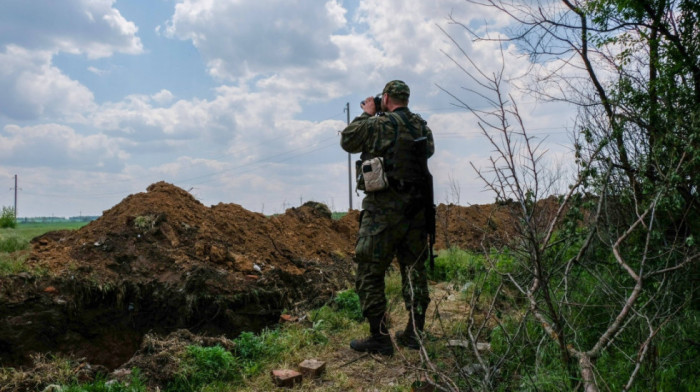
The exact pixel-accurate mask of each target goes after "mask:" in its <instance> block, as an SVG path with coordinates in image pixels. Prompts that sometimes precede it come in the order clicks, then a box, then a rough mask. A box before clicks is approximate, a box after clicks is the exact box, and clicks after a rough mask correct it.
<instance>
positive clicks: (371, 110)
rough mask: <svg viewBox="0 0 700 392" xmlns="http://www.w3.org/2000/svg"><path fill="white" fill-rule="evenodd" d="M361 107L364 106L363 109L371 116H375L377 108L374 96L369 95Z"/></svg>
mask: <svg viewBox="0 0 700 392" xmlns="http://www.w3.org/2000/svg"><path fill="white" fill-rule="evenodd" d="M360 107H362V110H363V111H364V112H365V113H367V114H369V115H370V116H374V114H375V113H377V108H375V107H374V97H367V98H366V99H365V100H364V101H362V103H361V104H360Z"/></svg>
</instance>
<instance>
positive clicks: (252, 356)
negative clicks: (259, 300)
mask: <svg viewBox="0 0 700 392" xmlns="http://www.w3.org/2000/svg"><path fill="white" fill-rule="evenodd" d="M283 341H284V340H283V339H282V338H281V334H280V331H279V330H277V329H275V330H267V329H266V330H264V331H263V332H261V333H260V334H257V335H256V334H254V333H252V332H243V333H241V334H240V335H239V336H238V337H237V338H236V339H234V342H235V343H236V348H235V350H234V352H235V354H236V358H237V360H238V361H239V363H240V364H241V366H242V368H243V374H245V375H246V376H250V375H254V374H257V373H258V372H259V371H260V370H261V369H262V366H263V365H264V363H265V361H266V360H268V359H270V358H274V357H275V356H277V355H278V354H279V353H281V352H283V351H284V350H285V349H286V347H285V346H284V345H283V344H282V343H283Z"/></svg>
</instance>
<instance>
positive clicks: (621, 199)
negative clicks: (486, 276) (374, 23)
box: [424, 0, 700, 392]
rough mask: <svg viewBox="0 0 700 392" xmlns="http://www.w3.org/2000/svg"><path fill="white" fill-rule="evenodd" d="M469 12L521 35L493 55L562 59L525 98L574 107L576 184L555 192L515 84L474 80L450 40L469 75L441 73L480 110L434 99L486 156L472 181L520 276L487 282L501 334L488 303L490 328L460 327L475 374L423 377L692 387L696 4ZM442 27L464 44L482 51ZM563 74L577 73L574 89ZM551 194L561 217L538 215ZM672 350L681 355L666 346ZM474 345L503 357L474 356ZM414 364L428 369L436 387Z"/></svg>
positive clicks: (477, 74) (699, 54) (475, 69)
mask: <svg viewBox="0 0 700 392" xmlns="http://www.w3.org/2000/svg"><path fill="white" fill-rule="evenodd" d="M470 2H471V3H475V4H481V5H484V6H487V7H490V8H493V9H496V10H498V11H500V12H501V13H503V14H504V15H506V16H509V17H511V18H512V19H513V21H514V22H515V24H516V25H517V26H519V27H520V28H521V30H519V31H515V32H514V34H512V35H510V38H503V36H500V37H499V38H496V39H497V40H499V41H501V42H508V43H514V44H516V45H518V47H519V48H520V49H521V50H522V51H523V52H524V53H527V54H528V55H529V56H530V58H532V59H535V60H536V61H542V62H547V61H549V60H552V59H555V58H556V59H559V60H560V62H559V64H560V66H558V67H552V68H548V69H553V70H552V71H551V73H549V74H547V75H545V76H541V75H540V76H539V78H538V79H536V80H535V81H534V83H533V85H531V86H529V87H530V88H531V90H530V91H532V92H534V93H536V94H537V95H538V96H539V97H540V98H543V99H552V100H559V101H564V102H568V103H570V104H572V105H575V106H577V107H578V109H579V117H578V118H577V125H576V126H575V129H574V131H575V135H574V136H575V141H574V146H573V150H574V153H575V160H576V161H575V163H576V166H575V167H576V169H577V172H576V175H575V176H574V178H573V179H572V180H571V181H570V183H569V184H568V185H569V186H568V190H567V191H566V192H558V189H556V187H554V185H555V184H556V177H557V175H556V174H555V173H552V172H550V171H549V169H548V165H546V164H544V162H543V156H544V151H543V150H542V147H541V145H540V144H539V143H537V141H536V139H535V138H533V137H532V136H530V135H529V133H528V131H527V126H526V124H525V123H524V121H523V119H522V117H521V116H520V112H519V110H518V107H517V105H516V104H515V102H514V99H513V97H512V96H511V95H510V94H508V92H507V90H508V88H509V87H512V85H509V83H508V79H507V78H506V77H505V76H504V70H503V68H501V69H500V70H491V69H489V70H484V69H482V68H480V65H479V64H477V63H476V61H475V59H474V58H471V57H470V56H469V55H468V53H467V52H466V51H465V50H464V49H462V47H460V46H459V44H458V42H457V41H456V40H454V39H453V42H454V43H455V45H456V46H457V48H458V49H459V52H460V53H461V54H462V55H463V56H465V57H464V59H465V61H466V65H463V63H462V62H460V61H457V60H455V59H454V58H452V57H450V59H451V60H453V61H454V62H455V63H456V64H457V65H458V66H459V67H460V68H461V69H462V70H463V71H464V72H465V73H466V75H467V79H470V80H472V81H475V82H476V83H477V84H478V86H480V87H481V89H482V90H481V91H475V90H473V89H471V90H467V91H470V92H472V93H474V96H473V98H475V99H476V100H479V99H484V100H486V101H487V102H488V103H490V107H487V108H484V107H483V106H478V105H477V104H473V103H471V99H469V100H467V99H460V98H459V97H457V96H456V95H453V94H452V93H451V92H449V91H447V90H445V91H446V92H447V93H448V94H450V95H452V96H453V97H454V98H455V100H457V101H458V102H459V103H460V104H461V106H463V107H464V108H465V109H467V110H469V111H471V112H472V113H473V114H474V115H475V116H476V117H477V118H478V122H479V126H480V127H481V129H482V131H483V133H484V135H485V136H486V138H487V139H488V140H489V142H490V143H491V145H492V147H493V149H494V154H493V155H492V157H491V161H490V164H489V165H487V167H486V168H477V167H475V170H476V171H477V173H478V174H479V176H480V177H481V178H482V179H483V180H484V182H485V184H486V186H487V188H488V189H490V190H491V191H493V192H494V193H495V195H496V198H497V201H502V202H505V201H509V200H512V201H513V203H509V204H508V205H511V206H512V207H513V209H512V212H513V213H514V218H515V219H514V220H513V224H514V225H515V226H516V228H517V229H518V235H517V236H516V237H515V238H514V241H513V242H512V243H511V244H510V247H511V251H512V255H513V256H514V259H515V263H516V265H517V267H516V268H514V269H512V270H510V271H506V270H499V269H498V268H492V271H493V272H496V273H498V274H500V276H501V278H502V280H501V281H500V282H501V284H502V286H499V289H500V288H501V287H502V288H503V290H507V291H509V292H510V293H513V292H515V293H518V295H519V297H518V298H517V301H516V302H515V303H514V304H511V305H510V306H512V307H514V308H515V307H517V308H518V309H519V312H514V314H516V315H517V317H513V316H510V318H511V319H512V320H510V321H503V320H502V319H501V318H500V317H498V316H496V317H493V316H492V315H493V314H494V313H496V315H497V313H498V311H499V309H498V307H497V306H494V305H493V304H497V302H498V301H497V300H494V301H493V302H492V303H491V305H490V306H487V308H486V309H485V310H486V316H485V317H483V319H484V320H487V319H489V318H491V319H492V320H493V323H496V324H497V327H496V328H492V329H489V328H488V323H487V322H486V321H483V322H481V321H480V320H479V318H477V317H474V315H473V311H472V312H471V313H470V314H468V315H467V323H466V325H467V327H466V328H465V332H464V335H465V337H466V338H467V339H468V340H470V341H471V343H472V344H471V346H472V347H474V348H475V349H474V353H473V358H475V359H476V360H477V362H478V363H479V369H480V371H479V372H476V371H471V370H474V369H473V368H470V367H465V366H461V367H459V369H460V371H459V372H457V376H456V380H455V377H454V376H453V377H451V379H450V378H449V377H442V378H438V377H436V379H438V380H439V381H440V383H439V384H440V386H441V388H442V389H445V390H451V391H453V390H458V389H461V388H458V386H459V384H466V385H467V387H468V388H469V389H476V390H494V389H498V388H520V389H522V388H526V389H527V388H532V389H535V390H540V389H545V390H552V389H554V390H584V391H586V392H597V391H599V390H623V391H627V390H631V389H637V390H656V389H669V388H674V387H678V388H692V387H693V386H695V385H697V384H696V383H695V381H694V379H693V378H692V377H690V376H688V374H689V373H687V370H686V369H691V368H694V367H695V368H696V366H697V347H696V346H695V345H696V344H697V338H695V335H692V334H693V333H694V332H692V331H697V326H698V322H697V314H698V313H697V311H698V307H697V304H698V301H697V298H698V295H700V294H699V291H700V290H699V289H698V286H697V278H695V277H697V272H698V268H700V263H698V261H699V260H700V251H699V250H698V247H697V244H696V241H697V239H696V238H695V237H694V236H697V232H698V222H699V221H700V203H698V189H699V188H698V184H699V178H698V172H699V169H700V166H698V165H699V164H700V159H698V157H699V156H700V154H698V144H697V140H698V135H699V134H700V133H698V130H699V129H700V127H699V125H700V122H699V121H698V118H700V111H698V107H700V61H699V60H698V59H700V44H698V43H699V42H700V40H699V39H698V37H700V29H699V28H698V23H697V22H698V20H700V5H698V3H697V1H684V0H678V1H670V0H652V1H635V0H624V1H623V0H597V1H596V0H590V1H582V0H581V1H578V0H562V1H544V0H542V1H534V2H513V1H506V0H470ZM452 22H454V23H455V24H457V25H459V26H461V27H463V28H464V29H465V30H467V32H468V33H469V34H471V35H472V37H474V38H475V39H476V40H491V39H490V38H488V37H484V36H478V35H477V34H475V33H474V32H473V31H471V30H469V26H467V25H464V24H461V23H459V22H458V21H455V20H452ZM448 37H450V38H452V37H451V36H450V35H449V34H448ZM448 57H449V56H448ZM501 64H505V60H503V59H502V61H501ZM567 67H568V70H569V71H570V70H572V69H578V70H582V71H583V72H579V73H578V77H573V78H572V77H571V73H568V72H564V71H563V70H565V69H567ZM552 86H555V87H556V88H551V87H552ZM477 88H478V87H477ZM557 92H559V93H560V95H559V96H553V94H554V93H557ZM470 98H472V97H470ZM561 193H563V194H561ZM552 194H561V196H559V198H558V203H557V205H556V206H555V208H553V209H552V208H545V206H546V204H545V203H543V202H545V201H546V200H545V199H547V198H548V197H549V196H550V195H552ZM495 261H496V260H494V263H492V264H493V266H494V267H497V264H496V262H495ZM475 284H476V285H477V286H478V285H479V283H478V282H476V283H475ZM481 288H482V286H479V287H478V288H477V289H475V290H474V293H476V294H475V295H477V296H478V293H479V292H481ZM499 292H500V291H499ZM473 304H476V302H475V301H473ZM470 308H471V309H474V308H475V307H470ZM480 310H482V311H483V310H484V309H483V306H482V307H481V309H480ZM688 336H690V337H688ZM682 339H684V340H685V344H679V343H678V341H679V340H682ZM484 340H490V341H491V343H492V345H493V346H494V348H497V347H496V346H501V348H500V349H495V350H494V351H495V352H494V353H493V354H490V355H488V356H487V355H484V354H482V353H479V352H478V350H477V349H476V347H478V344H477V343H479V342H480V341H484ZM688 343H689V344H688ZM513 353H517V354H516V355H513ZM424 359H425V361H426V362H428V366H426V367H427V368H428V369H431V370H432V371H433V372H436V373H439V376H444V375H445V374H444V372H442V371H439V370H438V369H437V368H436V367H431V366H430V363H429V360H430V358H428V357H424ZM460 365H462V364H460ZM684 376H685V377H684ZM691 384H692V385H691Z"/></svg>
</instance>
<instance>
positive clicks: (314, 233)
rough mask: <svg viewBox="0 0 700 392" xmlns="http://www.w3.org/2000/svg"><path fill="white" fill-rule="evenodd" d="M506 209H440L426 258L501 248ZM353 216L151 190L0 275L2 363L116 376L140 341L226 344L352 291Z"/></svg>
mask: <svg viewBox="0 0 700 392" xmlns="http://www.w3.org/2000/svg"><path fill="white" fill-rule="evenodd" d="M512 208H513V206H512V205H500V206H499V205H482V206H478V205H476V206H470V207H462V206H455V205H444V204H441V205H440V206H438V209H437V218H436V222H437V230H436V232H437V242H436V244H435V249H436V251H437V250H439V249H443V248H447V247H450V246H458V247H461V248H465V249H472V250H476V251H480V250H482V249H484V248H486V249H488V248H491V247H492V246H499V245H503V244H505V243H507V242H508V241H509V240H510V239H511V238H512V237H513V235H514V234H515V233H516V230H517V227H516V226H514V225H513V224H512V222H513V219H512V218H511V216H512ZM358 217H359V211H351V212H350V213H348V214H347V215H346V216H344V217H343V218H342V219H340V220H333V219H331V213H330V211H329V209H328V208H327V207H326V206H325V205H323V204H320V203H315V202H309V203H306V204H304V205H303V206H301V207H298V208H290V209H288V210H287V211H286V212H285V213H284V214H281V215H277V216H272V217H267V216H264V215H262V214H259V213H255V212H250V211H247V210H245V209H244V208H242V207H241V206H239V205H237V204H223V203H221V204H218V205H215V206H211V207H207V206H204V205H203V204H201V203H200V202H199V201H197V200H196V199H195V198H194V197H193V196H192V195H190V194H189V193H187V192H186V191H184V190H182V189H180V188H178V187H176V186H174V185H171V184H168V183H165V182H158V183H155V184H152V185H151V186H149V187H148V189H147V191H146V192H143V193H138V194H134V195H130V196H128V197H126V198H125V199H124V200H122V201H121V202H120V203H119V204H117V205H116V206H114V207H113V208H111V209H109V210H107V211H105V212H104V213H103V215H102V216H101V217H100V218H99V219H97V220H95V221H93V222H91V223H90V224H88V225H86V226H84V227H83V228H81V229H79V230H76V231H56V232H50V233H47V234H45V235H43V236H40V237H37V238H35V239H34V240H32V243H31V251H30V252H29V256H28V259H27V263H28V264H29V265H30V266H31V267H32V268H36V269H38V270H41V271H45V272H46V273H45V274H43V275H41V274H39V275H36V274H27V273H22V274H19V275H14V276H9V277H0V314H2V315H3V317H2V320H0V364H1V365H2V366H23V365H30V363H31V360H30V356H31V355H32V354H33V353H62V354H68V355H72V356H74V357H76V358H80V357H84V358H87V361H88V362H90V363H92V364H94V365H95V366H104V367H106V368H109V369H116V368H118V367H119V366H121V365H123V364H124V363H126V362H127V361H128V360H129V359H130V358H132V356H133V354H134V353H135V352H137V350H138V349H139V347H142V344H143V339H144V336H145V335H146V334H147V333H148V334H154V336H156V335H157V336H166V335H168V334H169V333H172V332H173V331H178V330H187V331H190V332H192V333H194V334H197V335H201V336H227V337H229V338H232V337H235V336H237V335H238V333H240V332H241V331H258V330H260V329H261V328H263V327H265V326H269V325H271V324H274V323H276V322H277V321H278V319H279V316H280V314H281V313H282V311H283V310H286V311H289V312H294V311H295V310H299V311H301V310H305V309H309V308H312V307H318V306H320V305H323V304H324V303H326V302H327V301H329V300H330V299H332V297H333V295H334V293H335V292H337V291H338V290H342V289H345V288H347V287H348V286H349V285H351V284H352V282H353V274H354V263H353V262H352V256H353V252H354V245H355V242H356V233H357V229H358ZM188 336H189V335H188ZM200 338H201V337H200Z"/></svg>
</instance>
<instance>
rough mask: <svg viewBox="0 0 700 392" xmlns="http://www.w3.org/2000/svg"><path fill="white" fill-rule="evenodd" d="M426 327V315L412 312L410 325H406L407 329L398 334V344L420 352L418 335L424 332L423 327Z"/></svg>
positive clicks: (409, 318)
mask: <svg viewBox="0 0 700 392" xmlns="http://www.w3.org/2000/svg"><path fill="white" fill-rule="evenodd" d="M414 321H415V325H414ZM424 326H425V315H424V314H419V313H415V312H411V315H410V316H409V317H408V323H407V324H406V329H404V330H403V331H398V332H396V335H395V336H396V343H398V344H400V345H402V346H404V347H408V348H412V349H414V350H418V349H419V348H420V341H419V340H418V335H417V333H421V332H423V327H424Z"/></svg>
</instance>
